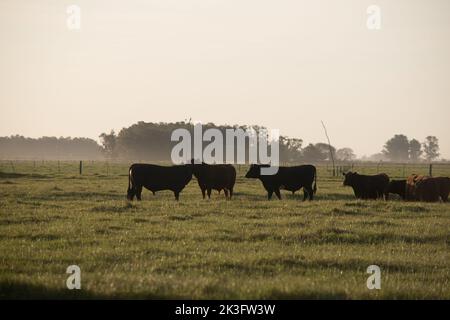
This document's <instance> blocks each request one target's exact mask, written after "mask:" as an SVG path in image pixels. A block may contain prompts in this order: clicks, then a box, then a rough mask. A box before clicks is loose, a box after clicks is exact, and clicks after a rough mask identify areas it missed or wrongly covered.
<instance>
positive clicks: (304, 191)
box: [303, 187, 308, 201]
mask: <svg viewBox="0 0 450 320" xmlns="http://www.w3.org/2000/svg"><path fill="white" fill-rule="evenodd" d="M307 197H308V191H306V188H305V187H303V201H306V198H307Z"/></svg>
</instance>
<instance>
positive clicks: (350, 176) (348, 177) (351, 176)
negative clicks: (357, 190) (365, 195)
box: [343, 171, 358, 187]
mask: <svg viewBox="0 0 450 320" xmlns="http://www.w3.org/2000/svg"><path fill="white" fill-rule="evenodd" d="M343 175H344V182H343V185H344V186H349V187H351V186H353V185H354V183H355V177H356V176H357V175H358V174H357V173H356V172H351V171H349V172H347V173H343Z"/></svg>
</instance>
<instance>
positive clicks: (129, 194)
mask: <svg viewBox="0 0 450 320" xmlns="http://www.w3.org/2000/svg"><path fill="white" fill-rule="evenodd" d="M132 168H133V166H131V167H130V169H128V190H127V199H128V200H133V191H132V189H131V172H132Z"/></svg>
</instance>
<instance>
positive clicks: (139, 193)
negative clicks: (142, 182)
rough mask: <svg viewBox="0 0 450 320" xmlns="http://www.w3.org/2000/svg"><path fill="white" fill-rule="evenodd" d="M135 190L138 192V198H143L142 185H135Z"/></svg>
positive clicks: (139, 199)
mask: <svg viewBox="0 0 450 320" xmlns="http://www.w3.org/2000/svg"><path fill="white" fill-rule="evenodd" d="M135 192H136V198H137V199H138V201H141V200H142V197H141V195H142V186H139V187H135Z"/></svg>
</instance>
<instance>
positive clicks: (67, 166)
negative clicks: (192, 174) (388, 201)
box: [0, 160, 450, 178]
mask: <svg viewBox="0 0 450 320" xmlns="http://www.w3.org/2000/svg"><path fill="white" fill-rule="evenodd" d="M135 162H141V163H145V161H129V162H125V161H97V160H83V161H61V160H0V173H3V174H31V175H33V174H34V175H86V176H90V175H95V176H120V175H127V174H128V168H129V166H130V165H131V164H132V163H135ZM152 163H155V164H160V165H170V164H171V163H170V162H167V161H160V162H152ZM301 164H303V163H282V164H281V165H285V166H294V165H301ZM315 166H316V167H317V171H318V176H322V177H329V178H333V177H341V176H342V174H343V173H346V172H348V171H356V172H358V173H360V174H367V175H371V174H378V173H386V174H387V175H389V176H390V177H391V178H406V177H408V176H409V175H411V174H421V175H432V176H450V163H433V164H427V163H388V162H383V163H370V162H355V163H338V164H337V165H336V166H335V167H334V168H333V166H332V165H330V164H329V163H317V164H315ZM235 167H236V170H237V172H238V175H244V174H245V172H246V171H247V170H248V167H249V165H246V164H238V165H235Z"/></svg>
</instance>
